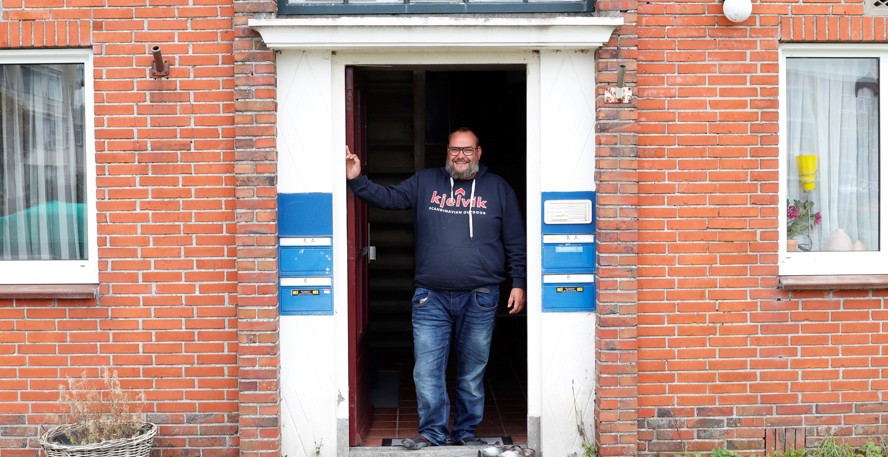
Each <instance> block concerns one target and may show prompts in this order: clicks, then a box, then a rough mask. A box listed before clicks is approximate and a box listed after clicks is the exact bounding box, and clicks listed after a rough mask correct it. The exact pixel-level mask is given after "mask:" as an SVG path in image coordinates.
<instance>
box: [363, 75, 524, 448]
mask: <svg viewBox="0 0 888 457" xmlns="http://www.w3.org/2000/svg"><path fill="white" fill-rule="evenodd" d="M353 71H354V73H355V79H356V80H360V81H361V86H362V93H363V101H362V104H363V106H362V110H363V113H362V115H361V117H362V123H363V124H364V126H365V127H364V131H363V133H362V135H361V136H362V137H363V140H362V141H365V145H366V149H365V151H364V153H365V160H364V163H365V168H364V172H365V173H366V174H367V175H368V177H370V179H372V180H374V181H376V182H378V183H380V184H395V183H398V182H400V181H402V180H404V179H406V178H407V177H409V176H410V175H411V174H413V173H414V172H415V171H418V170H421V169H424V168H432V167H439V166H442V165H443V164H444V157H445V156H444V154H445V152H444V150H445V147H446V144H447V136H448V133H449V132H450V131H451V130H453V129H455V128H457V127H461V126H467V127H471V128H472V129H474V130H475V132H476V133H477V134H478V136H479V139H480V144H481V145H482V147H483V148H484V156H483V159H482V162H483V163H484V164H486V165H487V166H488V167H489V168H490V172H492V173H496V174H498V175H500V176H502V177H504V178H505V179H506V180H507V181H508V182H509V183H510V184H511V185H512V187H513V188H514V189H515V191H516V193H517V194H518V197H519V200H520V201H521V202H522V211H523V213H524V219H525V220H526V219H527V217H526V190H527V189H526V176H527V170H526V164H527V157H526V139H527V132H526V128H527V127H526V122H527V121H526V119H527V115H526V110H527V106H526V105H527V103H526V102H527V101H526V93H527V89H526V85H527V82H526V71H525V68H524V66H521V65H514V66H511V65H497V66H479V65H460V66H447V67H444V66H422V67H419V66H410V67H406V66H404V67H398V66H395V67H354V68H353ZM368 221H369V227H370V229H369V244H370V245H371V246H373V247H374V248H375V259H374V260H373V261H371V262H370V263H369V266H368V278H369V279H368V281H367V282H366V284H367V305H366V312H367V316H368V319H367V327H366V330H365V331H364V334H363V341H362V342H361V343H362V344H360V345H357V346H356V348H357V349H356V350H358V351H362V353H361V354H357V355H354V354H353V356H354V358H352V360H362V361H365V362H362V363H361V365H362V366H363V367H364V368H363V370H365V371H366V373H363V374H362V375H359V376H356V377H355V378H353V380H354V382H360V383H365V385H362V386H350V388H351V389H352V390H353V391H365V392H367V398H368V400H369V403H370V404H371V405H372V406H371V407H369V408H364V409H358V411H363V412H361V413H360V414H368V415H370V416H372V417H370V418H367V417H351V418H350V421H352V422H353V423H361V424H368V425H369V429H368V430H367V431H366V433H365V434H364V438H363V439H362V440H360V441H361V443H360V444H364V445H367V446H380V445H385V444H387V443H386V442H384V440H385V439H391V438H403V437H410V436H414V435H415V434H416V424H417V421H418V418H417V415H416V400H415V394H414V386H413V379H412V368H413V341H412V333H411V326H410V297H411V296H412V293H413V262H414V259H413V253H414V246H413V228H412V221H411V214H410V211H389V210H380V209H375V208H370V209H369V212H368ZM508 288H509V284H503V286H502V291H501V294H500V297H501V304H500V312H499V313H498V317H497V323H496V330H495V331H494V338H493V345H492V348H491V356H490V362H489V365H488V369H487V373H486V376H485V384H486V406H485V417H484V421H483V422H482V423H481V425H480V426H479V429H478V435H479V436H481V437H501V436H508V437H511V439H512V440H513V441H514V442H516V443H526V442H527V403H528V402H527V320H526V312H523V313H521V314H519V315H517V316H510V315H508V313H507V308H506V307H505V301H506V300H507V298H508V295H509V294H508ZM451 360H452V358H451ZM448 373H449V376H448V379H449V381H448V387H452V385H453V382H452V369H451V370H449V372H448ZM353 444H354V442H353Z"/></svg>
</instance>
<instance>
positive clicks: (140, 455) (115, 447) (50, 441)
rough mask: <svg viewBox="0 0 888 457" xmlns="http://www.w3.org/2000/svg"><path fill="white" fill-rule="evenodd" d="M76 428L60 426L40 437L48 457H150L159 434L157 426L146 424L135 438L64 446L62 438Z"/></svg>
mask: <svg viewBox="0 0 888 457" xmlns="http://www.w3.org/2000/svg"><path fill="white" fill-rule="evenodd" d="M74 428H76V426H71V425H60V426H58V427H53V428H51V429H49V430H48V431H47V432H46V433H44V434H43V435H40V445H41V446H43V450H44V451H46V456H47V457H148V455H149V454H150V453H151V444H152V443H153V442H154V435H156V434H157V426H156V425H154V424H152V423H150V422H146V423H145V424H143V425H142V433H140V434H139V435H137V436H135V437H133V438H123V439H119V440H110V441H102V442H101V443H94V444H84V445H74V444H64V443H63V442H62V441H63V440H62V439H60V438H61V437H63V436H66V433H67V432H70V431H71V430H72V429H74Z"/></svg>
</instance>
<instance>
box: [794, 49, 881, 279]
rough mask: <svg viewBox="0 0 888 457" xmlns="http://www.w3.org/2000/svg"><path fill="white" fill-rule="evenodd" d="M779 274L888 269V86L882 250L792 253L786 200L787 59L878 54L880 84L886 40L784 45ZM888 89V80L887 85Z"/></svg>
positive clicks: (862, 272) (872, 272) (858, 272)
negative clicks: (788, 241) (787, 235)
mask: <svg viewBox="0 0 888 457" xmlns="http://www.w3.org/2000/svg"><path fill="white" fill-rule="evenodd" d="M779 56H780V70H779V84H780V94H779V104H780V108H779V118H780V135H779V140H778V141H779V143H778V146H779V151H780V155H779V161H778V162H779V165H778V166H779V186H778V189H779V191H778V193H779V202H778V203H779V204H778V206H779V209H780V210H779V213H778V232H779V247H778V253H779V259H780V261H779V274H780V275H781V276H815V275H823V276H827V275H828V276H840V275H884V274H888V199H886V189H888V153H886V148H888V109H886V108H888V106H886V100H888V90H885V91H880V94H881V96H880V97H879V137H880V138H879V156H880V160H879V205H880V211H879V249H880V251H865V252H854V251H852V252H787V250H786V223H787V216H786V209H787V206H786V199H787V194H788V190H787V176H788V172H789V170H788V169H787V167H788V165H787V160H786V157H787V155H788V154H789V151H788V150H787V138H786V136H787V135H786V132H787V131H788V122H789V120H788V119H787V114H786V106H787V104H786V92H787V86H786V59H787V58H792V57H808V58H824V57H826V58H829V57H840V58H878V59H879V76H880V83H881V82H886V81H888V79H886V78H888V45H885V44H876V45H870V44H865V45H862V44H844V43H842V44H825V43H816V44H814V43H806V44H802V43H790V44H783V45H781V46H780V49H779ZM881 87H882V88H884V89H888V84H884V85H881Z"/></svg>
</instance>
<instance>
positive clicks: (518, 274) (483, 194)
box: [348, 164, 527, 290]
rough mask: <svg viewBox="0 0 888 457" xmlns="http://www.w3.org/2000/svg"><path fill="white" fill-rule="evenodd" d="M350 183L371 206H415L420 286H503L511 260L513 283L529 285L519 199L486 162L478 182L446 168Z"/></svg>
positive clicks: (416, 280) (457, 288)
mask: <svg viewBox="0 0 888 457" xmlns="http://www.w3.org/2000/svg"><path fill="white" fill-rule="evenodd" d="M473 183H474V192H473V191H472V187H473ZM348 184H349V187H351V189H352V191H354V193H355V195H357V196H358V197H360V198H361V199H362V200H364V201H366V202H367V203H369V204H370V205H373V206H376V207H380V208H386V209H407V208H412V209H413V225H414V228H413V229H414V231H415V235H416V277H415V283H416V286H417V287H425V288H429V289H439V290H468V289H474V288H476V287H481V286H486V285H491V284H499V283H500V282H502V281H504V280H505V279H506V277H507V276H506V268H505V265H506V259H507V258H508V265H509V272H508V276H509V277H511V278H512V287H518V288H522V289H526V288H527V273H526V271H527V270H526V260H525V257H526V251H527V248H526V246H525V235H524V222H523V221H522V219H521V207H520V206H519V205H518V198H517V197H516V196H515V191H514V190H512V188H511V187H510V186H509V184H508V183H507V182H506V181H505V180H504V179H503V178H501V177H499V176H497V175H495V174H493V173H488V172H487V167H486V166H484V165H483V164H482V165H480V168H479V170H478V174H477V176H476V177H475V179H474V180H466V181H455V180H452V179H451V178H450V174H449V173H447V171H446V170H445V169H444V167H441V168H434V169H428V170H423V171H420V172H418V173H416V174H415V175H413V176H411V177H410V178H408V179H407V180H405V181H404V182H402V183H400V184H398V185H394V186H382V185H379V184H376V183H374V182H373V181H370V180H369V179H368V178H367V177H366V176H364V175H361V176H358V177H357V178H355V179H352V180H350V181H348ZM473 194H474V198H473V197H472V196H473ZM470 207H471V215H470V214H469V208H470Z"/></svg>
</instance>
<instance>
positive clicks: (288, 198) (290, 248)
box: [278, 193, 333, 316]
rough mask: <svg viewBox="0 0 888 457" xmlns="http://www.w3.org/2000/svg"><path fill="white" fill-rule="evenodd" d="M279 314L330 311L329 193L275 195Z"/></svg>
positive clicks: (331, 243)
mask: <svg viewBox="0 0 888 457" xmlns="http://www.w3.org/2000/svg"><path fill="white" fill-rule="evenodd" d="M278 231H279V232H280V238H279V239H278V245H279V251H278V259H279V262H278V265H279V286H278V305H279V307H280V313H281V315H282V316H293V315H330V314H333V222H332V195H331V194H324V193H305V194H279V195H278Z"/></svg>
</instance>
